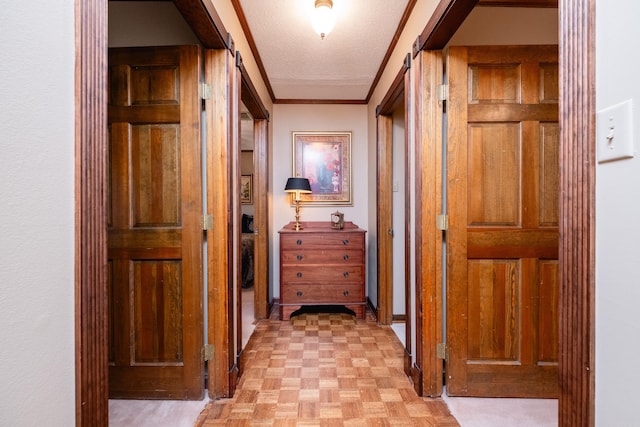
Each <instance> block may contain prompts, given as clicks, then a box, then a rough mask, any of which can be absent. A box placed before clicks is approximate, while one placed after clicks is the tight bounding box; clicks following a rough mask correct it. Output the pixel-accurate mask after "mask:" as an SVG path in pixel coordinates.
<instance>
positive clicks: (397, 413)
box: [196, 314, 459, 427]
mask: <svg viewBox="0 0 640 427" xmlns="http://www.w3.org/2000/svg"><path fill="white" fill-rule="evenodd" d="M245 352H246V355H245V357H246V359H245V365H244V366H245V369H244V373H243V374H242V377H241V379H240V381H239V384H238V387H237V390H236V392H235V394H234V397H233V398H232V399H226V400H221V401H214V402H211V403H209V404H208V405H207V406H206V408H205V410H204V411H203V412H202V414H201V415H200V417H199V418H198V421H197V422H196V426H200V427H207V426H219V425H226V426H323V427H324V426H327V427H329V426H330V427H334V426H442V427H448V426H458V425H459V424H458V423H457V421H456V420H455V418H454V417H453V416H452V415H451V414H450V412H449V409H448V408H447V405H446V404H445V403H444V401H443V400H442V399H428V398H422V397H419V396H418V395H417V394H416V392H415V391H414V389H413V387H412V384H411V382H410V381H409V379H408V377H407V376H406V375H405V374H404V372H403V353H404V350H403V348H402V345H401V344H400V342H399V341H398V339H397V337H396V336H395V334H394V333H393V331H392V330H391V328H389V327H381V326H378V325H377V324H376V323H375V321H374V320H373V319H371V318H369V319H367V320H356V319H355V318H354V317H352V316H350V315H346V314H303V315H300V316H297V317H294V318H293V319H292V320H291V321H280V320H278V319H270V320H263V321H260V322H259V323H258V324H257V325H256V329H255V332H254V334H253V336H252V337H251V339H250V341H249V343H248V344H247V348H246V350H245Z"/></svg>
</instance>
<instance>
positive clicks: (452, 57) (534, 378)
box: [446, 46, 559, 397]
mask: <svg viewBox="0 0 640 427" xmlns="http://www.w3.org/2000/svg"><path fill="white" fill-rule="evenodd" d="M446 64H447V66H446V68H447V72H448V79H449V90H450V95H449V101H448V108H447V114H448V118H447V123H448V125H447V129H448V130H447V135H448V141H447V159H448V160H447V204H448V208H447V209H448V213H449V230H448V231H447V235H446V238H447V348H448V358H447V365H446V382H447V392H448V394H450V395H468V396H514V397H557V394H558V363H557V362H558V360H557V356H558V354H557V353H558V285H559V283H558V201H559V197H558V196H559V193H558V191H559V190H558V189H559V185H558V183H559V158H558V153H559V152H558V149H559V127H558V95H559V90H558V52H557V48H556V47H554V46H523V47H469V48H464V47H452V48H450V49H449V51H448V55H447V57H446Z"/></svg>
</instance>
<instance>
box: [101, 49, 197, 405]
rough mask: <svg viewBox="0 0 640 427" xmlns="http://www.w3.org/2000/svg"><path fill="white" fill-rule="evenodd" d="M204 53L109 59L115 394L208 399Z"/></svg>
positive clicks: (114, 52)
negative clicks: (201, 85) (202, 102)
mask: <svg viewBox="0 0 640 427" xmlns="http://www.w3.org/2000/svg"><path fill="white" fill-rule="evenodd" d="M199 73H200V53H199V50H198V48H197V47H194V46H191V47H167V48H123V49H111V50H110V52H109V81H110V84H109V89H110V92H109V100H110V104H109V125H110V132H109V136H110V138H109V179H108V182H109V209H108V217H109V229H108V257H109V264H108V265H109V275H108V278H109V289H110V302H111V306H110V311H109V313H110V319H109V325H110V328H111V329H110V334H109V336H110V345H109V357H110V368H109V389H110V397H112V398H163V399H201V398H202V396H203V394H204V378H203V377H204V363H203V361H202V358H201V356H200V352H201V349H202V342H203V312H202V301H203V289H202V274H201V272H202V231H201V228H200V218H201V215H202V191H201V188H202V187H201V182H202V172H201V164H202V163H201V141H200V132H199V129H200V125H199V122H200V101H199V99H198V96H197V94H198V82H199Z"/></svg>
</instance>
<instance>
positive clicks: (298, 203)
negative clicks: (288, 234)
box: [293, 194, 302, 231]
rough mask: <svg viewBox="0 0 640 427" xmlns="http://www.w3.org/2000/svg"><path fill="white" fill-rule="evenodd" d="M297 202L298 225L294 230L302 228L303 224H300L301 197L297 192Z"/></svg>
mask: <svg viewBox="0 0 640 427" xmlns="http://www.w3.org/2000/svg"><path fill="white" fill-rule="evenodd" d="M295 203H296V225H295V226H294V227H293V229H294V230H296V231H300V230H302V224H300V197H299V196H298V195H297V194H296V198H295Z"/></svg>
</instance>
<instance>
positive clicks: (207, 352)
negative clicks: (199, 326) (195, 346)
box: [202, 344, 213, 362]
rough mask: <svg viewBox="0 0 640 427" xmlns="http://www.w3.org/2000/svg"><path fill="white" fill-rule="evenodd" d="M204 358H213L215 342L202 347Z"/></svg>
mask: <svg viewBox="0 0 640 427" xmlns="http://www.w3.org/2000/svg"><path fill="white" fill-rule="evenodd" d="M202 358H203V359H204V361H205V362H206V361H208V360H213V344H205V345H204V347H202Z"/></svg>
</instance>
